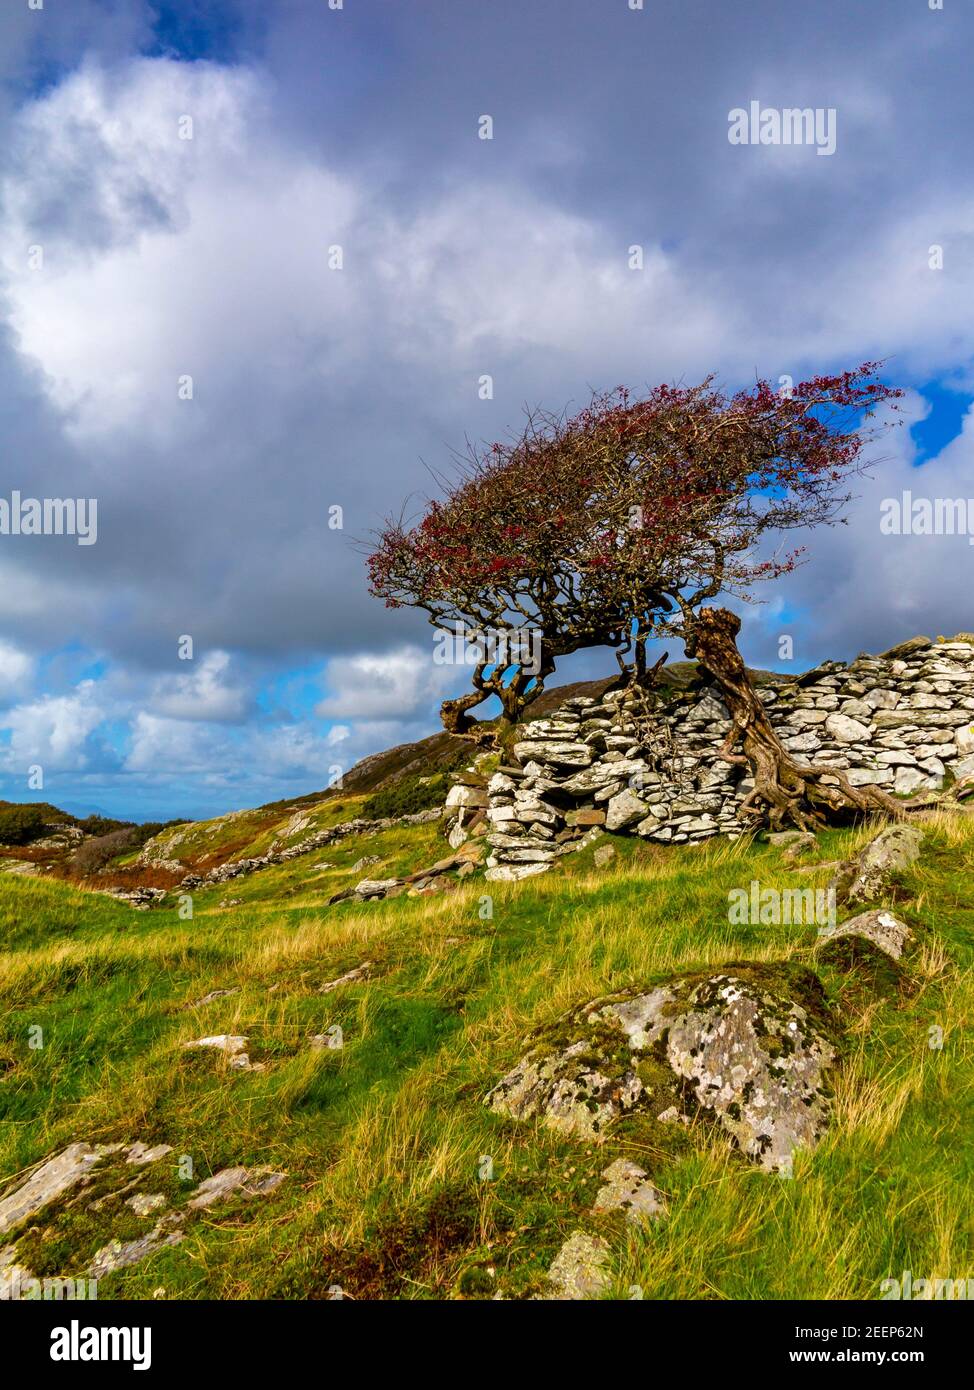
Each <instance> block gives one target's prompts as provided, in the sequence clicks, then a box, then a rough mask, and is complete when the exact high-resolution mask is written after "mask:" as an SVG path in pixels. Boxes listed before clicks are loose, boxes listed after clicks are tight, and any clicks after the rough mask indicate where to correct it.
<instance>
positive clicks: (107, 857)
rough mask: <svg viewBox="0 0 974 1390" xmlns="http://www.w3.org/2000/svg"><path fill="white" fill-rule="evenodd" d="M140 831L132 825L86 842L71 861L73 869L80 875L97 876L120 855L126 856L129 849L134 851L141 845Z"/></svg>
mask: <svg viewBox="0 0 974 1390" xmlns="http://www.w3.org/2000/svg"><path fill="white" fill-rule="evenodd" d="M139 829H140V827H139V826H137V825H130V826H127V827H125V828H124V829H122V830H112V831H111V832H110V833H109V834H108V835H99V836H97V837H96V838H95V839H94V840H88V841H86V842H85V844H83V845H82V846H81V847H80V849H78V850H77V851H76V852H75V854H74V857H73V858H72V860H71V866H72V868H73V869H74V870H75V871H76V872H77V873H79V874H96V873H97V872H98V871H99V869H103V868H104V867H105V865H106V864H110V863H111V861H112V860H113V859H115V858H117V856H118V855H120V854H124V853H125V851H126V850H127V849H134V848H135V846H136V845H138V844H139V843H140V841H139Z"/></svg>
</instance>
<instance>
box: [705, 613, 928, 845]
mask: <svg viewBox="0 0 974 1390" xmlns="http://www.w3.org/2000/svg"><path fill="white" fill-rule="evenodd" d="M740 627H741V620H740V618H738V617H737V616H736V614H734V613H731V612H729V611H728V610H727V609H726V608H703V609H701V610H700V611H699V612H698V613H696V614H694V615H693V617H692V618H691V619H690V620H689V625H688V629H687V635H686V638H685V643H686V652H687V656H689V657H695V658H696V660H697V661H698V662H699V664H700V666H701V667H702V668H703V670H704V671H706V672H707V674H708V675H709V676H711V678H712V679H713V680H714V681H715V682H716V684H717V685H718V686H719V687H720V692H721V694H722V696H723V698H724V702H725V703H726V705H727V708H728V710H729V711H730V716H731V727H730V731H729V732H728V734H727V737H726V739H725V740H724V743H723V746H722V747H721V749H720V754H719V756H720V757H721V758H723V759H724V761H725V762H728V763H734V764H737V765H741V766H746V767H748V768H749V769H750V772H751V775H752V777H753V778H754V788H753V790H752V791H750V792H749V793H748V795H747V796H746V797H745V798H744V800H743V801H742V803H741V806H740V809H739V811H738V814H739V816H740V817H741V818H742V819H751V820H753V821H754V822H756V823H757V824H761V823H763V822H765V821H767V823H768V824H769V826H770V828H771V829H772V830H780V829H782V828H783V827H784V826H787V825H794V826H797V827H798V829H800V830H817V829H819V828H821V826H822V825H823V824H824V823H825V822H826V821H827V820H828V819H830V818H832V817H835V816H838V815H841V814H842V813H843V812H844V813H849V812H852V813H856V812H858V813H860V814H869V813H870V812H876V811H882V812H885V813H886V814H887V815H891V816H897V817H899V816H901V815H902V813H903V804H902V803H901V802H898V801H895V800H894V799H893V797H891V796H889V795H888V793H886V792H884V791H881V790H880V788H878V787H853V786H852V785H851V784H850V782H849V780H848V779H847V778H846V777H845V776H844V775H843V773H842V772H840V771H839V770H838V769H836V768H834V767H815V766H806V765H804V764H802V763H798V762H796V761H795V759H794V758H793V757H792V756H791V754H790V753H789V752H788V751H787V749H786V748H785V747H784V745H783V744H782V742H781V740H780V739H779V737H778V735H777V734H776V733H775V731H774V728H773V727H772V724H771V721H770V719H769V718H768V715H767V712H766V710H765V708H764V705H763V703H762V702H761V700H760V699H759V698H758V694H757V691H756V690H755V689H754V686H753V684H752V683H751V678H750V676H749V675H748V673H747V668H746V667H745V665H744V660H743V658H742V656H741V654H740V652H739V651H738V649H737V634H738V632H739V631H740ZM738 747H739V748H740V752H735V749H737V748H738ZM824 778H828V779H829V781H828V782H824V781H823V779H824Z"/></svg>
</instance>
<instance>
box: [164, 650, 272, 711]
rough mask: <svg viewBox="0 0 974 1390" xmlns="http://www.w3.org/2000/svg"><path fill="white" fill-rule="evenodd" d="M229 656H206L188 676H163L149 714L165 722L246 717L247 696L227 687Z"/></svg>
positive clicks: (189, 669) (239, 689)
mask: <svg viewBox="0 0 974 1390" xmlns="http://www.w3.org/2000/svg"><path fill="white" fill-rule="evenodd" d="M229 669H230V653H229V652H222V651H213V652H207V653H206V655H205V656H203V657H200V658H199V659H197V660H196V661H195V662H193V663H192V664H188V666H187V670H186V671H185V673H183V672H181V673H180V674H178V675H169V676H160V677H159V679H158V680H156V682H155V683H154V686H153V689H152V693H151V695H150V697H149V713H151V714H154V715H159V716H161V717H163V718H165V719H188V720H215V721H226V720H230V721H232V720H238V719H242V718H243V717H244V715H245V714H246V713H247V710H248V706H249V701H248V697H247V692H246V691H245V690H244V688H243V687H242V686H240V685H231V684H227V683H225V681H224V677H225V676H226V675H227V674H228V673H229Z"/></svg>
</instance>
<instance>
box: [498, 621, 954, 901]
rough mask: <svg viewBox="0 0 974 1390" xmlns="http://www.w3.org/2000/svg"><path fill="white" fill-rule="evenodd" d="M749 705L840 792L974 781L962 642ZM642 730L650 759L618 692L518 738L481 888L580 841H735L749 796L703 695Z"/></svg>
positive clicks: (917, 649)
mask: <svg viewBox="0 0 974 1390" xmlns="http://www.w3.org/2000/svg"><path fill="white" fill-rule="evenodd" d="M759 693H760V696H761V699H762V700H763V701H764V703H765V706H766V708H767V710H768V716H769V718H770V720H771V723H772V724H773V725H774V727H775V729H776V730H777V732H778V734H779V736H780V737H781V740H782V742H783V744H784V746H785V748H786V749H788V751H789V752H790V753H792V754H793V755H794V756H795V758H796V760H797V761H798V762H807V763H815V764H816V765H817V766H819V765H826V766H832V767H835V768H836V769H837V770H841V771H842V772H843V773H844V774H845V776H846V777H847V778H848V779H849V781H850V782H851V783H852V785H853V786H866V785H876V786H879V787H882V788H883V789H884V790H886V791H889V792H891V793H893V794H895V795H910V794H913V793H915V792H918V791H924V790H936V789H938V788H940V787H941V786H942V785H943V783H944V780H945V779H946V778H948V777H950V778H955V779H958V780H959V779H961V778H963V777H967V776H970V775H974V645H972V642H971V641H967V640H964V641H960V640H954V641H951V642H931V641H930V640H929V639H928V638H914V639H912V641H910V642H905V643H903V644H902V646H900V647H897V648H894V649H893V650H892V651H891V652H889V653H887V654H886V655H885V656H882V657H876V656H870V655H868V654H867V653H863V654H862V655H860V656H858V657H857V658H856V660H855V661H853V662H852V663H851V664H849V665H845V664H844V663H842V662H837V661H830V662H826V663H824V664H823V665H822V666H819V667H817V668H816V669H815V670H814V671H810V672H808V673H807V674H806V675H804V676H801V677H799V678H798V679H795V678H794V677H790V676H776V677H771V678H770V679H768V680H766V681H765V682H764V683H763V684H762V686H761V688H760V691H759ZM656 718H657V720H658V728H657V730H656V731H655V732H656V733H657V734H660V735H662V737H659V738H657V737H655V736H654V737H651V738H650V740H649V743H650V744H651V745H652V748H649V747H647V746H646V741H645V740H644V738H643V736H642V735H641V733H640V726H639V725H638V724H637V722H636V720H635V718H634V716H633V712H632V709H631V707H630V706H629V704H628V703H627V700H626V698H625V696H624V695H623V694H622V692H618V691H616V692H612V693H610V694H607V695H606V696H605V697H604V698H603V700H602V701H601V702H596V701H595V700H593V699H590V698H588V697H586V696H575V697H573V698H570V699H568V700H566V701H565V703H564V704H563V705H561V706H560V707H559V708H558V709H557V710H556V711H555V713H554V714H553V715H552V716H551V717H550V718H548V719H539V720H535V721H533V722H532V723H530V724H528V725H526V726H525V729H524V732H525V735H526V737H525V738H524V739H522V740H521V741H520V742H519V743H516V744H515V745H514V755H515V758H516V759H517V762H518V763H519V764H520V766H519V767H512V768H505V769H502V770H500V771H499V772H497V773H495V775H494V776H493V777H492V778H491V779H490V781H489V783H488V786H487V794H488V800H489V805H488V807H487V819H488V822H489V826H490V830H489V833H488V836H487V841H488V844H489V846H490V849H491V854H490V857H489V858H488V860H487V865H488V870H487V877H488V878H489V879H494V880H497V879H517V878H526V877H528V876H530V875H532V874H537V873H543V872H544V871H545V869H547V868H549V867H550V865H551V864H552V863H553V862H554V861H555V860H556V859H557V858H559V857H560V856H561V855H563V854H567V853H570V852H571V851H572V850H575V849H577V848H579V847H580V844H582V843H587V842H588V839H589V838H590V836H591V834H592V832H593V828H594V829H595V833H601V828H604V829H605V830H607V831H610V832H615V833H625V834H636V835H639V836H642V837H644V838H646V839H649V840H655V841H657V842H659V843H664V844H665V843H669V844H678V843H685V842H689V841H696V840H705V839H708V838H710V837H711V836H713V835H719V834H726V835H734V834H739V833H740V831H741V830H742V829H743V826H742V824H741V822H740V820H739V819H738V815H737V812H738V809H739V807H740V804H741V801H742V800H743V799H744V797H745V796H746V795H747V793H748V792H749V791H750V790H751V788H752V785H753V784H752V783H751V781H750V780H749V779H748V778H747V777H746V775H745V769H743V768H741V767H738V766H733V765H731V764H729V763H726V762H724V761H723V760H722V759H721V758H719V756H718V752H719V749H720V746H721V744H722V743H723V741H724V738H725V736H726V734H727V731H728V729H729V716H728V710H727V707H726V705H724V703H723V701H722V700H721V699H720V698H719V696H718V694H717V693H716V691H715V690H714V689H713V688H709V687H703V688H702V689H701V690H700V691H698V692H696V693H695V694H693V695H690V696H686V695H683V696H680V697H678V698H677V699H675V700H674V701H672V702H671V703H670V704H669V705H667V706H665V707H664V708H662V709H661V710H660V711H659V713H658V715H657V716H656ZM663 748H668V749H670V750H672V751H671V752H670V753H669V754H663V755H662V756H661V755H660V751H659V750H660V749H663ZM654 749H655V750H656V751H655V752H654V751H653V750H654Z"/></svg>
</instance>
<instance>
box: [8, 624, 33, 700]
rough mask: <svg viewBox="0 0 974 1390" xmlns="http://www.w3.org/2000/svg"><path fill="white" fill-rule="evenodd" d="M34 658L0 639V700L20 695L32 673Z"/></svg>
mask: <svg viewBox="0 0 974 1390" xmlns="http://www.w3.org/2000/svg"><path fill="white" fill-rule="evenodd" d="M34 666H35V663H34V659H33V657H31V656H28V654H27V653H26V652H22V651H21V650H20V649H19V648H18V647H15V646H14V645H13V644H12V643H11V642H4V641H3V640H2V639H0V700H9V699H11V698H13V697H16V696H17V695H22V694H23V693H24V691H25V688H26V687H27V686H28V685H29V683H30V680H31V677H32V676H33V674H34Z"/></svg>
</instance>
